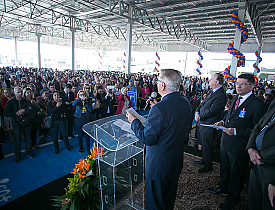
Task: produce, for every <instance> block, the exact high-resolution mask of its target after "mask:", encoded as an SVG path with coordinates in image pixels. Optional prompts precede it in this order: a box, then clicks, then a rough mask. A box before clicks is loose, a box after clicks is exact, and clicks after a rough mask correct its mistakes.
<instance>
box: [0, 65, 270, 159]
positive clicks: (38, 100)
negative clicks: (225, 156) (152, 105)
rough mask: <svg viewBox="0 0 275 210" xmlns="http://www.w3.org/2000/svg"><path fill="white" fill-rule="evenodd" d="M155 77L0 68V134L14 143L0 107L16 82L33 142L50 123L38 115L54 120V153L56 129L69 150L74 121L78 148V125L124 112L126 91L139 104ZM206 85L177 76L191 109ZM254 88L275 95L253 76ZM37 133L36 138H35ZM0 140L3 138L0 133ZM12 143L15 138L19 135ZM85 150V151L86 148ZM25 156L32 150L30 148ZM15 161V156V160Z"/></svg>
mask: <svg viewBox="0 0 275 210" xmlns="http://www.w3.org/2000/svg"><path fill="white" fill-rule="evenodd" d="M157 80H158V74H152V75H148V74H144V73H131V74H126V73H121V72H101V71H83V70H82V71H71V70H67V71H57V70H52V69H36V68H12V67H5V68H0V99H1V124H0V126H1V132H2V134H1V138H3V137H4V135H3V132H4V131H8V133H9V135H10V139H11V143H15V140H14V132H13V126H14V125H13V123H12V120H11V119H10V117H8V116H5V117H4V110H5V106H6V104H7V102H8V101H9V100H10V99H12V98H13V97H14V96H15V95H14V94H15V92H14V90H15V88H16V87H20V90H19V89H18V90H19V92H20V91H22V97H23V98H25V99H27V100H28V101H29V102H30V104H31V105H32V106H33V109H34V110H35V114H33V115H35V117H33V119H30V121H28V122H30V125H31V127H30V130H31V134H30V138H31V144H32V147H34V148H39V146H38V144H39V143H40V144H42V143H45V142H46V140H45V137H47V136H49V135H50V133H49V129H44V128H43V119H44V117H45V116H47V115H52V116H53V119H54V122H55V123H54V126H53V128H52V129H51V130H52V132H51V137H52V138H53V142H54V146H55V153H56V154H58V153H59V145H58V140H57V139H58V135H59V133H60V138H61V139H63V140H64V141H65V144H66V145H65V146H66V147H67V149H68V150H70V151H71V150H72V149H73V147H72V146H70V144H69V141H68V137H72V138H75V136H74V134H73V126H75V128H76V132H77V134H78V138H79V139H78V140H79V152H83V143H82V137H85V139H86V144H87V145H88V146H89V145H90V143H89V142H90V141H89V140H88V139H89V138H88V136H87V135H86V134H83V132H82V126H83V125H84V124H85V123H87V122H90V121H93V120H98V119H100V118H104V117H109V116H112V115H114V114H121V113H124V111H125V110H126V109H127V108H129V107H131V106H132V103H131V101H130V98H129V97H128V96H127V91H134V92H137V104H136V106H137V111H141V110H144V107H145V105H146V101H147V100H148V99H149V98H150V95H151V94H152V92H158V88H157ZM224 89H225V90H226V93H227V96H228V103H227V105H226V107H229V106H230V101H231V100H232V97H233V95H234V94H236V91H235V88H234V84H232V83H224ZM209 90H210V87H209V81H208V78H200V77H197V76H189V77H184V76H183V77H182V84H181V86H180V92H181V94H182V95H183V96H185V97H187V98H188V99H189V101H190V102H191V105H192V106H193V111H194V110H195V109H196V107H197V106H198V105H199V104H200V102H201V100H203V97H204V96H205V95H206V94H207V92H208V91H209ZM19 94H20V93H19ZM254 94H255V95H256V96H257V97H258V98H260V99H261V100H263V101H264V102H265V103H267V104H270V103H271V101H272V100H273V98H274V96H275V88H274V86H273V83H272V82H267V81H263V82H261V81H260V82H258V83H257V84H256V85H255V88H254ZM158 98H160V95H158ZM225 109H226V108H225ZM193 114H194V113H193ZM29 115H31V114H29ZM66 121H67V124H66V123H65V122H66ZM57 122H58V123H57ZM37 132H38V134H39V135H37ZM37 136H39V137H40V138H39V139H37ZM25 138H27V137H25ZM1 141H2V142H3V139H1ZM16 144H18V140H17V142H16ZM16 146H17V145H15V147H16ZM87 152H88V154H90V151H89V149H88V150H87ZM19 156H20V155H19ZM30 156H34V155H33V154H30ZM19 158H20V157H19ZM19 161H20V160H19ZM19 161H18V160H17V162H19Z"/></svg>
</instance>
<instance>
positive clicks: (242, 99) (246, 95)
mask: <svg viewBox="0 0 275 210" xmlns="http://www.w3.org/2000/svg"><path fill="white" fill-rule="evenodd" d="M251 95H252V91H250V92H249V93H247V94H245V95H244V96H240V95H239V96H238V97H242V98H241V99H240V103H239V106H240V105H241V104H242V103H243V102H244V101H245V100H246V99H247V98H248V97H249V96H251Z"/></svg>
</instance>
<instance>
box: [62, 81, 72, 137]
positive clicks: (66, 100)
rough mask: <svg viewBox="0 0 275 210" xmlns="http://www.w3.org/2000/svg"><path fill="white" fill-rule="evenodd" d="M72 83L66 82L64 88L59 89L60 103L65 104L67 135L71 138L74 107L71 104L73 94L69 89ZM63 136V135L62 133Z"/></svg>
mask: <svg viewBox="0 0 275 210" xmlns="http://www.w3.org/2000/svg"><path fill="white" fill-rule="evenodd" d="M71 90H72V85H71V84H67V85H66V86H65V88H64V90H62V91H60V93H59V94H60V97H61V98H62V103H63V104H64V105H65V106H64V109H65V114H66V117H65V118H67V120H68V136H70V137H71V138H75V136H74V135H73V125H74V109H73V106H72V103H73V101H74V94H73V92H72V91H71ZM62 136H63V135H62Z"/></svg>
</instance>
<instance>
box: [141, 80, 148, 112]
mask: <svg viewBox="0 0 275 210" xmlns="http://www.w3.org/2000/svg"><path fill="white" fill-rule="evenodd" d="M149 95H150V92H149V88H148V85H147V83H144V84H143V88H141V109H143V108H144V107H145V104H146V101H147V99H148V98H149Z"/></svg>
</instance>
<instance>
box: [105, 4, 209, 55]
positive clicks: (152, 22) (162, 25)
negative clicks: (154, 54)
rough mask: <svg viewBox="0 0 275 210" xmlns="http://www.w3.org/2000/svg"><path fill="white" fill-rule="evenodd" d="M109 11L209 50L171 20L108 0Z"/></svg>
mask: <svg viewBox="0 0 275 210" xmlns="http://www.w3.org/2000/svg"><path fill="white" fill-rule="evenodd" d="M130 8H131V10H130ZM109 10H110V12H118V14H119V15H121V16H123V17H133V20H134V21H135V22H136V23H139V24H141V25H144V26H147V27H150V28H153V29H155V30H158V31H160V32H162V33H166V34H169V35H170V36H172V37H175V38H177V39H181V40H183V41H184V42H186V43H188V44H191V45H194V46H196V47H198V48H202V49H204V50H209V46H208V44H207V43H206V42H204V41H202V40H200V39H198V38H197V37H195V36H194V35H193V34H192V33H191V32H190V31H188V30H187V29H185V28H184V27H183V26H182V25H180V24H175V23H174V22H173V21H172V20H169V19H167V18H166V17H163V16H152V15H149V14H148V12H147V11H146V10H144V9H140V8H138V7H136V6H135V5H131V4H130V3H129V2H124V1H123V0H109ZM129 11H132V13H131V14H129Z"/></svg>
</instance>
